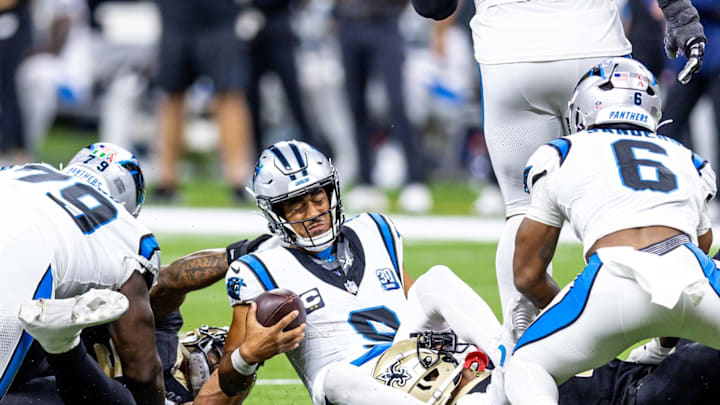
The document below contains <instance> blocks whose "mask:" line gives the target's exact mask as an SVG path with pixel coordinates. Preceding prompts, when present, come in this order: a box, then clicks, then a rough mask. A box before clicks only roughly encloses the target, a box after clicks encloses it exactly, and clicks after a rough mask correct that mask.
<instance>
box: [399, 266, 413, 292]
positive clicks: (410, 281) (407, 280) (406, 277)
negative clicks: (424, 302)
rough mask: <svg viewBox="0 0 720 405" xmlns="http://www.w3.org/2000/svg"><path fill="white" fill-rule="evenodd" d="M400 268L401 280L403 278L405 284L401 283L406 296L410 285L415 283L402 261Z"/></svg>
mask: <svg viewBox="0 0 720 405" xmlns="http://www.w3.org/2000/svg"><path fill="white" fill-rule="evenodd" d="M402 269H403V280H405V284H404V285H403V287H404V289H405V296H406V297H407V295H408V291H410V287H412V285H413V284H415V280H414V279H413V278H412V277H410V275H409V274H408V272H407V270H405V264H404V263H403V266H402Z"/></svg>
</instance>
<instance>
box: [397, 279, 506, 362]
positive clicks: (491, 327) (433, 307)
mask: <svg viewBox="0 0 720 405" xmlns="http://www.w3.org/2000/svg"><path fill="white" fill-rule="evenodd" d="M408 302H409V303H410V305H411V308H412V309H411V310H410V311H408V312H410V313H411V315H410V317H412V319H409V320H403V323H402V324H401V329H400V331H398V336H400V338H401V339H403V338H406V336H407V335H405V334H409V333H410V332H414V331H418V330H427V329H431V330H441V329H444V328H443V326H444V327H445V328H446V327H447V326H449V327H450V328H452V330H453V331H455V333H456V334H457V335H458V336H459V337H460V339H462V340H464V341H466V342H469V343H472V344H474V345H475V346H477V347H478V348H480V349H481V350H483V351H484V352H485V353H487V355H488V356H489V357H490V359H491V360H492V361H493V363H494V364H495V365H496V366H502V365H503V364H504V362H505V356H506V354H507V352H508V351H509V350H512V348H511V347H509V346H508V345H509V343H510V342H509V338H506V337H505V336H506V335H504V330H503V328H502V327H501V326H500V322H498V320H497V318H496V317H495V314H494V313H493V312H492V310H491V309H490V307H489V306H488V304H487V303H486V302H485V301H484V300H483V299H482V298H481V297H480V296H478V295H477V294H476V293H475V292H474V291H473V290H472V289H471V288H470V286H468V285H467V284H465V282H463V281H462V280H461V279H460V278H459V277H457V276H456V275H455V273H453V271H452V270H450V269H449V268H448V267H446V266H441V265H439V266H433V267H431V268H430V270H428V271H427V272H425V274H423V275H422V276H420V277H418V279H417V280H416V281H415V283H414V284H413V286H412V287H411V288H410V291H409V292H408ZM445 322H446V323H445ZM400 333H403V334H402V335H401V334H400Z"/></svg>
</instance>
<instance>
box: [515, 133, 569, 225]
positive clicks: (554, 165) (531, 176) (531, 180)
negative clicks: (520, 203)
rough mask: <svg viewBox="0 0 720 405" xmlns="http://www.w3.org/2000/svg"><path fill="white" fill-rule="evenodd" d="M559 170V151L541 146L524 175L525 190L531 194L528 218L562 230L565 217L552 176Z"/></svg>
mask: <svg viewBox="0 0 720 405" xmlns="http://www.w3.org/2000/svg"><path fill="white" fill-rule="evenodd" d="M557 170H559V157H558V154H557V151H556V150H555V149H554V148H553V147H551V146H548V145H543V146H541V147H540V148H539V149H538V150H537V151H535V153H533V155H532V156H530V159H529V160H528V163H527V165H526V167H525V171H524V173H523V177H524V182H525V190H526V192H528V193H530V208H528V212H527V213H526V214H525V216H526V217H527V218H530V219H532V220H535V221H538V222H542V223H543V224H545V225H549V226H552V227H555V228H562V225H563V222H564V220H565V216H564V214H563V212H562V210H561V209H560V207H559V206H558V205H557V203H556V199H555V192H554V191H553V189H552V176H553V175H554V173H555V172H556V171H557Z"/></svg>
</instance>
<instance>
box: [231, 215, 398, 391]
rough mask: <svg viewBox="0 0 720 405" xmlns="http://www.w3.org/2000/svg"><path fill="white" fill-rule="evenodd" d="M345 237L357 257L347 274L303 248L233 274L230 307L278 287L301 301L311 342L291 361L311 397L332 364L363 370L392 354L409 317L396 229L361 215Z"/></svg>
mask: <svg viewBox="0 0 720 405" xmlns="http://www.w3.org/2000/svg"><path fill="white" fill-rule="evenodd" d="M341 235H342V236H341V237H344V238H347V239H348V240H349V243H350V249H351V250H352V251H353V254H354V259H353V263H352V265H350V268H349V270H348V272H347V274H346V275H345V274H342V275H340V274H336V273H333V272H332V271H330V270H327V269H325V268H323V267H322V266H320V265H319V264H317V263H315V262H313V260H312V259H311V258H310V257H309V256H308V254H307V253H303V252H302V251H300V250H298V249H290V248H284V247H279V246H278V247H275V248H272V249H269V250H265V251H261V252H256V253H253V254H250V255H246V256H243V257H241V258H239V259H238V260H236V261H234V262H233V263H232V264H231V265H230V268H229V269H228V272H227V276H226V285H227V291H228V296H229V298H230V304H231V305H237V304H246V303H249V302H251V301H253V300H254V299H255V297H257V296H258V295H260V294H261V293H263V292H264V291H266V290H272V289H274V288H287V289H289V290H291V291H293V292H295V293H296V294H298V295H299V296H300V298H301V299H302V301H303V303H304V305H305V311H306V313H307V320H306V323H307V327H306V329H305V339H304V340H303V342H302V343H301V344H300V347H298V348H297V349H296V350H294V351H292V352H289V353H287V356H288V358H289V359H290V362H291V363H292V365H293V367H295V370H296V371H297V374H298V376H300V378H301V379H302V380H303V383H304V384H305V386H306V387H307V388H308V391H310V394H311V395H312V384H313V380H314V378H315V376H316V375H317V373H318V372H319V371H320V369H321V368H323V367H324V366H326V365H328V364H329V363H332V362H337V361H346V362H349V363H351V364H354V365H356V366H361V365H363V364H365V363H367V362H369V361H371V360H373V359H376V358H377V357H378V356H379V355H380V354H382V353H383V352H385V350H387V348H389V347H390V346H391V345H392V341H393V338H394V337H395V334H396V332H397V329H398V327H399V325H400V320H401V319H403V318H404V316H405V315H404V314H405V312H406V311H407V299H406V297H405V292H404V287H403V286H404V282H405V280H404V279H403V270H402V268H403V267H402V266H403V247H402V238H401V237H400V234H399V233H398V231H397V230H396V229H395V226H394V225H393V223H392V222H391V221H390V220H389V219H388V218H387V217H385V216H383V215H380V214H362V215H359V216H357V217H354V218H351V219H349V220H348V221H346V222H345V224H344V225H343V228H342V231H341Z"/></svg>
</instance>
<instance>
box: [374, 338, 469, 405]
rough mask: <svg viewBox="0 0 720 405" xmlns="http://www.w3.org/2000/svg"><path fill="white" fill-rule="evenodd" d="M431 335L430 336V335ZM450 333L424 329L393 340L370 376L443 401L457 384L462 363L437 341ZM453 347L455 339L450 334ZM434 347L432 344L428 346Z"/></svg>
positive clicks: (431, 400)
mask: <svg viewBox="0 0 720 405" xmlns="http://www.w3.org/2000/svg"><path fill="white" fill-rule="evenodd" d="M430 336H433V337H432V338H430ZM441 336H442V337H443V338H445V337H448V336H449V335H444V334H436V333H425V334H423V335H421V336H420V337H418V338H416V339H407V340H401V341H399V342H397V343H395V344H393V345H392V346H391V347H390V348H389V349H388V350H387V351H385V353H383V354H382V356H380V358H378V361H377V363H376V364H375V369H374V370H373V377H374V378H375V380H377V381H378V382H380V383H381V384H385V385H387V386H390V387H393V388H397V389H399V390H402V391H404V392H407V393H409V394H410V395H412V396H414V397H415V398H417V399H419V400H421V401H423V402H425V403H428V404H434V405H444V404H446V403H447V402H448V401H449V400H450V398H451V397H452V394H453V391H455V388H457V386H458V384H460V379H461V378H462V375H461V373H462V369H463V364H460V363H459V362H458V361H457V360H456V359H455V357H454V356H453V355H452V352H451V351H446V350H444V348H443V343H439V344H438V339H437V338H438V337H441ZM452 338H453V342H452V346H453V349H450V350H452V351H454V350H455V349H454V347H455V341H454V334H452ZM431 347H433V348H431Z"/></svg>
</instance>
